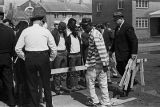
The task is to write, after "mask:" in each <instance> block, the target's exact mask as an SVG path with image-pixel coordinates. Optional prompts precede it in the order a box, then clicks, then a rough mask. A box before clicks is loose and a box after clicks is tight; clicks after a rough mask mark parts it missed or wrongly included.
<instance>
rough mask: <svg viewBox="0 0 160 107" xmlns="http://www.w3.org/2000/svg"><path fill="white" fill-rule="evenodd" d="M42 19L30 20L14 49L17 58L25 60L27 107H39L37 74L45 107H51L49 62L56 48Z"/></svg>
mask: <svg viewBox="0 0 160 107" xmlns="http://www.w3.org/2000/svg"><path fill="white" fill-rule="evenodd" d="M43 18H44V16H38V15H37V16H35V17H33V18H31V19H30V20H31V21H32V22H33V25H32V26H31V27H28V28H26V29H24V30H23V32H22V33H21V35H20V37H19V40H18V42H17V44H16V47H15V51H16V53H17V54H18V56H19V57H20V58H22V59H23V60H25V67H26V78H27V84H28V87H29V91H30V94H31V101H30V102H29V104H28V106H29V107H39V102H40V98H39V94H38V76H37V75H38V73H37V72H39V74H40V78H41V80H42V85H43V87H44V94H45V100H46V107H53V106H52V96H51V88H50V74H51V69H50V60H51V61H53V60H54V58H55V57H56V54H57V47H56V44H55V41H54V38H53V36H52V34H51V33H50V31H49V30H48V29H46V28H44V27H42V26H41V25H42V23H43V22H42V19H43ZM23 47H25V52H23V51H22V48H23ZM49 48H50V50H51V52H50V55H49ZM49 59H50V60H49Z"/></svg>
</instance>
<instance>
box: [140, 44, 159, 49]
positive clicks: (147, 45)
mask: <svg viewBox="0 0 160 107" xmlns="http://www.w3.org/2000/svg"><path fill="white" fill-rule="evenodd" d="M159 45H160V43H139V44H138V47H139V48H142V47H152V46H159Z"/></svg>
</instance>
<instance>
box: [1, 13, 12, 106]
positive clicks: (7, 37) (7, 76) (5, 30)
mask: <svg viewBox="0 0 160 107" xmlns="http://www.w3.org/2000/svg"><path fill="white" fill-rule="evenodd" d="M3 18H4V13H3V12H0V35H1V36H0V77H1V78H0V79H1V80H2V81H3V83H4V84H5V86H6V93H7V96H8V105H9V106H10V107H14V106H15V101H14V96H13V72H12V67H11V66H12V65H11V64H12V60H11V58H12V57H13V52H14V39H15V35H14V31H13V30H12V29H11V28H10V27H8V26H6V25H4V24H3V23H2V20H3Z"/></svg>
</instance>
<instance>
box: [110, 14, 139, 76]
mask: <svg viewBox="0 0 160 107" xmlns="http://www.w3.org/2000/svg"><path fill="white" fill-rule="evenodd" d="M113 18H114V21H115V22H116V24H117V27H116V28H115V39H114V41H113V45H112V47H111V52H115V55H116V61H117V70H118V72H119V73H120V75H121V76H123V74H124V71H125V66H126V65H127V63H128V60H129V58H136V57H137V51H138V39H137V37H136V34H135V32H134V28H133V27H132V26H131V25H129V24H128V23H126V21H125V20H124V18H123V14H122V13H121V12H115V13H114V15H113Z"/></svg>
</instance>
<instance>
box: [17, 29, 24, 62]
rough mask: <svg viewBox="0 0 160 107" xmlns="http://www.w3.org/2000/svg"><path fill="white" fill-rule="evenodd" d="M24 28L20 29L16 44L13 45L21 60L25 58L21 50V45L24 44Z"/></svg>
mask: <svg viewBox="0 0 160 107" xmlns="http://www.w3.org/2000/svg"><path fill="white" fill-rule="evenodd" d="M25 35H26V34H25V30H24V31H22V33H21V35H20V37H19V39H18V41H17V44H16V46H15V51H16V53H17V55H18V57H20V58H22V59H23V60H25V55H24V52H23V51H22V49H23V47H24V46H25V41H24V38H25Z"/></svg>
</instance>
